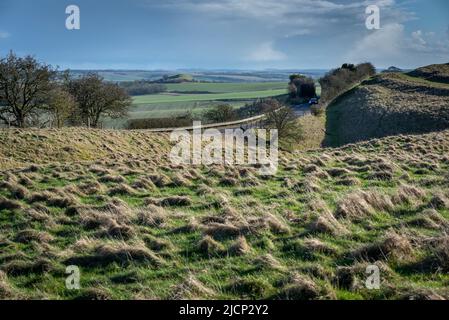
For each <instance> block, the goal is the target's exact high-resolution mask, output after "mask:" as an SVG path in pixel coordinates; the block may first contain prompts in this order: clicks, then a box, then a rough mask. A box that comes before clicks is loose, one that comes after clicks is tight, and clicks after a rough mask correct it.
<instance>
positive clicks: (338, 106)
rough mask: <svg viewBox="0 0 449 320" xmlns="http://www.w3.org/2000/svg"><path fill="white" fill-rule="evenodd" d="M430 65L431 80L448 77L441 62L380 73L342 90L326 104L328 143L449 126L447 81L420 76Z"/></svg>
mask: <svg viewBox="0 0 449 320" xmlns="http://www.w3.org/2000/svg"><path fill="white" fill-rule="evenodd" d="M444 67H445V68H446V67H449V66H448V65H444ZM432 71H433V78H432V79H433V80H436V79H437V77H438V79H439V80H441V79H444V77H443V73H444V68H441V66H429V67H424V68H420V69H417V70H415V71H413V72H410V73H409V74H402V73H382V74H380V75H377V76H375V77H374V78H372V79H371V80H368V81H365V82H364V83H362V84H361V85H359V86H358V87H356V88H354V89H352V90H350V91H348V92H347V93H345V94H343V95H342V96H340V97H339V98H338V99H337V100H336V101H335V102H334V103H333V104H331V105H330V106H329V107H328V108H327V124H326V126H327V128H326V131H327V138H326V143H325V144H326V145H331V146H338V145H343V144H347V143H353V142H358V141H363V140H368V139H372V138H380V137H385V136H391V135H398V134H415V133H427V132H433V131H440V130H444V129H448V128H449V85H447V84H443V83H437V82H432V81H427V80H424V79H422V78H426V79H428V77H424V75H430V74H431V72H432ZM435 71H438V73H435ZM436 74H438V75H436ZM411 75H415V77H412V76H411ZM418 75H421V76H422V77H417V76H418ZM448 75H449V73H448Z"/></svg>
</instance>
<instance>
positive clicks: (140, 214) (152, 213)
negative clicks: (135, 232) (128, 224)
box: [136, 204, 167, 227]
mask: <svg viewBox="0 0 449 320" xmlns="http://www.w3.org/2000/svg"><path fill="white" fill-rule="evenodd" d="M166 221H167V213H166V212H165V210H164V208H162V207H158V206H155V205H152V204H150V205H148V206H147V207H145V208H142V209H139V210H138V211H137V213H136V222H137V223H138V224H140V225H144V226H150V227H161V226H163V224H164V223H165V222H166Z"/></svg>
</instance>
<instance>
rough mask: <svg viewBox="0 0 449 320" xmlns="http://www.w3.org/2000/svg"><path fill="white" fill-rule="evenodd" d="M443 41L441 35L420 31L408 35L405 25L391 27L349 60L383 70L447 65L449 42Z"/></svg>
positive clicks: (356, 48)
mask: <svg viewBox="0 0 449 320" xmlns="http://www.w3.org/2000/svg"><path fill="white" fill-rule="evenodd" d="M444 38H445V37H444V36H442V35H441V34H440V35H438V34H436V33H434V32H426V33H425V32H422V31H421V30H417V31H414V32H412V33H410V34H408V33H406V32H405V28H404V26H403V25H402V24H399V23H395V24H388V25H384V26H383V27H382V29H380V30H376V31H373V32H370V33H369V34H368V35H366V36H365V37H364V38H362V39H361V40H360V41H358V42H357V43H356V44H355V45H354V47H353V48H352V49H351V50H350V52H349V53H348V54H347V56H346V59H347V60H348V61H351V62H363V61H370V62H373V63H375V64H376V65H378V66H380V67H382V66H383V67H387V66H390V65H397V66H402V67H407V66H410V65H415V66H416V65H425V64H430V63H439V62H444V61H445V60H447V57H449V41H447V40H444Z"/></svg>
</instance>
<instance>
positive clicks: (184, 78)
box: [155, 73, 195, 83]
mask: <svg viewBox="0 0 449 320" xmlns="http://www.w3.org/2000/svg"><path fill="white" fill-rule="evenodd" d="M194 81H195V80H194V79H193V76H192V75H190V74H186V73H180V74H175V75H173V76H163V77H162V79H159V80H157V81H155V82H157V83H184V82H194Z"/></svg>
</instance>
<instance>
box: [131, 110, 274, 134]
mask: <svg viewBox="0 0 449 320" xmlns="http://www.w3.org/2000/svg"><path fill="white" fill-rule="evenodd" d="M265 117H266V115H265V114H261V115H258V116H254V117H250V118H246V119H241V120H235V121H228V122H220V123H211V124H206V125H202V126H201V127H195V128H194V127H193V126H188V127H178V128H175V127H173V128H156V129H142V130H144V131H149V132H168V131H175V130H177V131H180V130H187V131H192V130H193V129H197V128H198V129H210V128H223V127H229V126H235V125H239V124H247V123H251V122H256V121H260V120H263V119H264V118H265ZM136 131H137V130H136Z"/></svg>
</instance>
